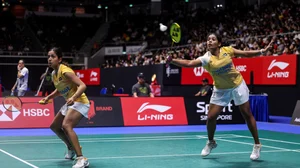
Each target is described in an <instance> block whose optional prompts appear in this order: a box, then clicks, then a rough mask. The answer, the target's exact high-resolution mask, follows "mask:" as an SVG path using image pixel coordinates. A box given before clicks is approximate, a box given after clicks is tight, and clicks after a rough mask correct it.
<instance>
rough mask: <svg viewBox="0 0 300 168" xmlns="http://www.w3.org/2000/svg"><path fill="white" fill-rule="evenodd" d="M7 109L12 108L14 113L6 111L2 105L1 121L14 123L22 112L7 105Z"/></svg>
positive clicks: (0, 106) (0, 109)
mask: <svg viewBox="0 0 300 168" xmlns="http://www.w3.org/2000/svg"><path fill="white" fill-rule="evenodd" d="M5 107H8V108H12V110H13V111H14V112H11V111H8V110H6V109H5V108H4V107H3V105H0V121H14V120H15V119H16V118H17V117H18V116H19V115H20V114H21V112H20V111H16V110H17V109H16V108H15V107H14V106H12V105H11V107H9V105H7V104H5Z"/></svg>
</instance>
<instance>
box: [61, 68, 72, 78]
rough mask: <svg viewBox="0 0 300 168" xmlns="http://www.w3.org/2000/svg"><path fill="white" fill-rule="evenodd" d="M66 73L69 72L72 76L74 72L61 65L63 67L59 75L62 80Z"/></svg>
mask: <svg viewBox="0 0 300 168" xmlns="http://www.w3.org/2000/svg"><path fill="white" fill-rule="evenodd" d="M66 72H70V73H74V74H75V72H74V71H73V70H72V69H71V68H69V67H67V66H65V65H63V66H62V69H61V74H62V77H63V78H64V79H66V77H65V75H64V74H65V73H66Z"/></svg>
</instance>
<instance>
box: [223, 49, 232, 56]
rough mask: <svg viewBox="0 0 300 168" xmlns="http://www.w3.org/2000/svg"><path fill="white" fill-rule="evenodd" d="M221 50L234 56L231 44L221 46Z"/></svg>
mask: <svg viewBox="0 0 300 168" xmlns="http://www.w3.org/2000/svg"><path fill="white" fill-rule="evenodd" d="M223 50H224V51H225V52H226V53H228V54H229V55H230V57H234V52H233V48H232V46H228V47H223Z"/></svg>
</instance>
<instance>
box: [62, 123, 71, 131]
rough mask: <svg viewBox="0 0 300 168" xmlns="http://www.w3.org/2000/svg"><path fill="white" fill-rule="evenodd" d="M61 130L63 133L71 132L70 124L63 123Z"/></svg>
mask: <svg viewBox="0 0 300 168" xmlns="http://www.w3.org/2000/svg"><path fill="white" fill-rule="evenodd" d="M62 128H63V129H64V130H65V131H69V130H72V129H73V128H72V124H71V123H63V125H62Z"/></svg>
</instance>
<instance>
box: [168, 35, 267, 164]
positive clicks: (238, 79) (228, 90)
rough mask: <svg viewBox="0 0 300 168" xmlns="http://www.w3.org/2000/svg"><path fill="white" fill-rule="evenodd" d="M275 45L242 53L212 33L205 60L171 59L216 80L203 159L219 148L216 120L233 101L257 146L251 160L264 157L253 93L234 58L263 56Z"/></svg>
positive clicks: (200, 58)
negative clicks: (261, 153)
mask: <svg viewBox="0 0 300 168" xmlns="http://www.w3.org/2000/svg"><path fill="white" fill-rule="evenodd" d="M272 42H273V41H272ZM272 42H271V43H270V44H269V45H268V46H267V47H266V48H265V49H261V50H252V51H241V50H237V49H234V48H233V47H221V37H220V36H218V35H217V34H214V33H212V34H209V36H208V37H207V48H208V52H206V53H205V54H204V56H201V57H199V58H197V59H195V60H182V59H172V57H171V56H169V57H168V58H167V63H172V64H174V65H177V66H181V67H198V66H203V67H204V68H205V69H206V70H207V71H208V72H209V73H210V75H211V76H212V77H213V80H214V90H213V93H212V96H211V99H210V105H209V111H208V116H207V123H206V124H207V132H208V141H207V144H206V146H205V147H204V148H203V150H202V152H201V155H202V156H203V157H205V156H208V155H209V154H210V152H211V150H212V149H213V148H216V147H217V143H216V141H215V140H214V133H215V130H216V123H217V122H216V119H217V117H218V115H219V114H220V112H221V111H222V109H223V108H224V107H225V106H227V105H228V103H229V102H230V101H231V100H234V103H235V105H237V106H239V109H240V111H241V113H242V115H243V117H244V119H245V120H246V123H247V125H248V128H249V130H250V132H251V134H252V136H253V139H254V142H255V144H254V147H253V151H252V154H251V155H250V159H252V160H256V159H258V158H259V157H260V150H261V144H260V142H259V138H258V133H257V127H256V121H255V119H254V117H253V115H252V112H251V109H250V105H249V90H248V87H247V85H246V83H245V81H244V79H243V76H242V75H241V74H240V72H239V71H237V70H236V69H235V67H234V64H233V62H232V58H233V57H235V56H238V57H252V56H259V55H261V54H263V53H265V52H266V51H267V50H268V49H269V48H270V46H271V44H272Z"/></svg>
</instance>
